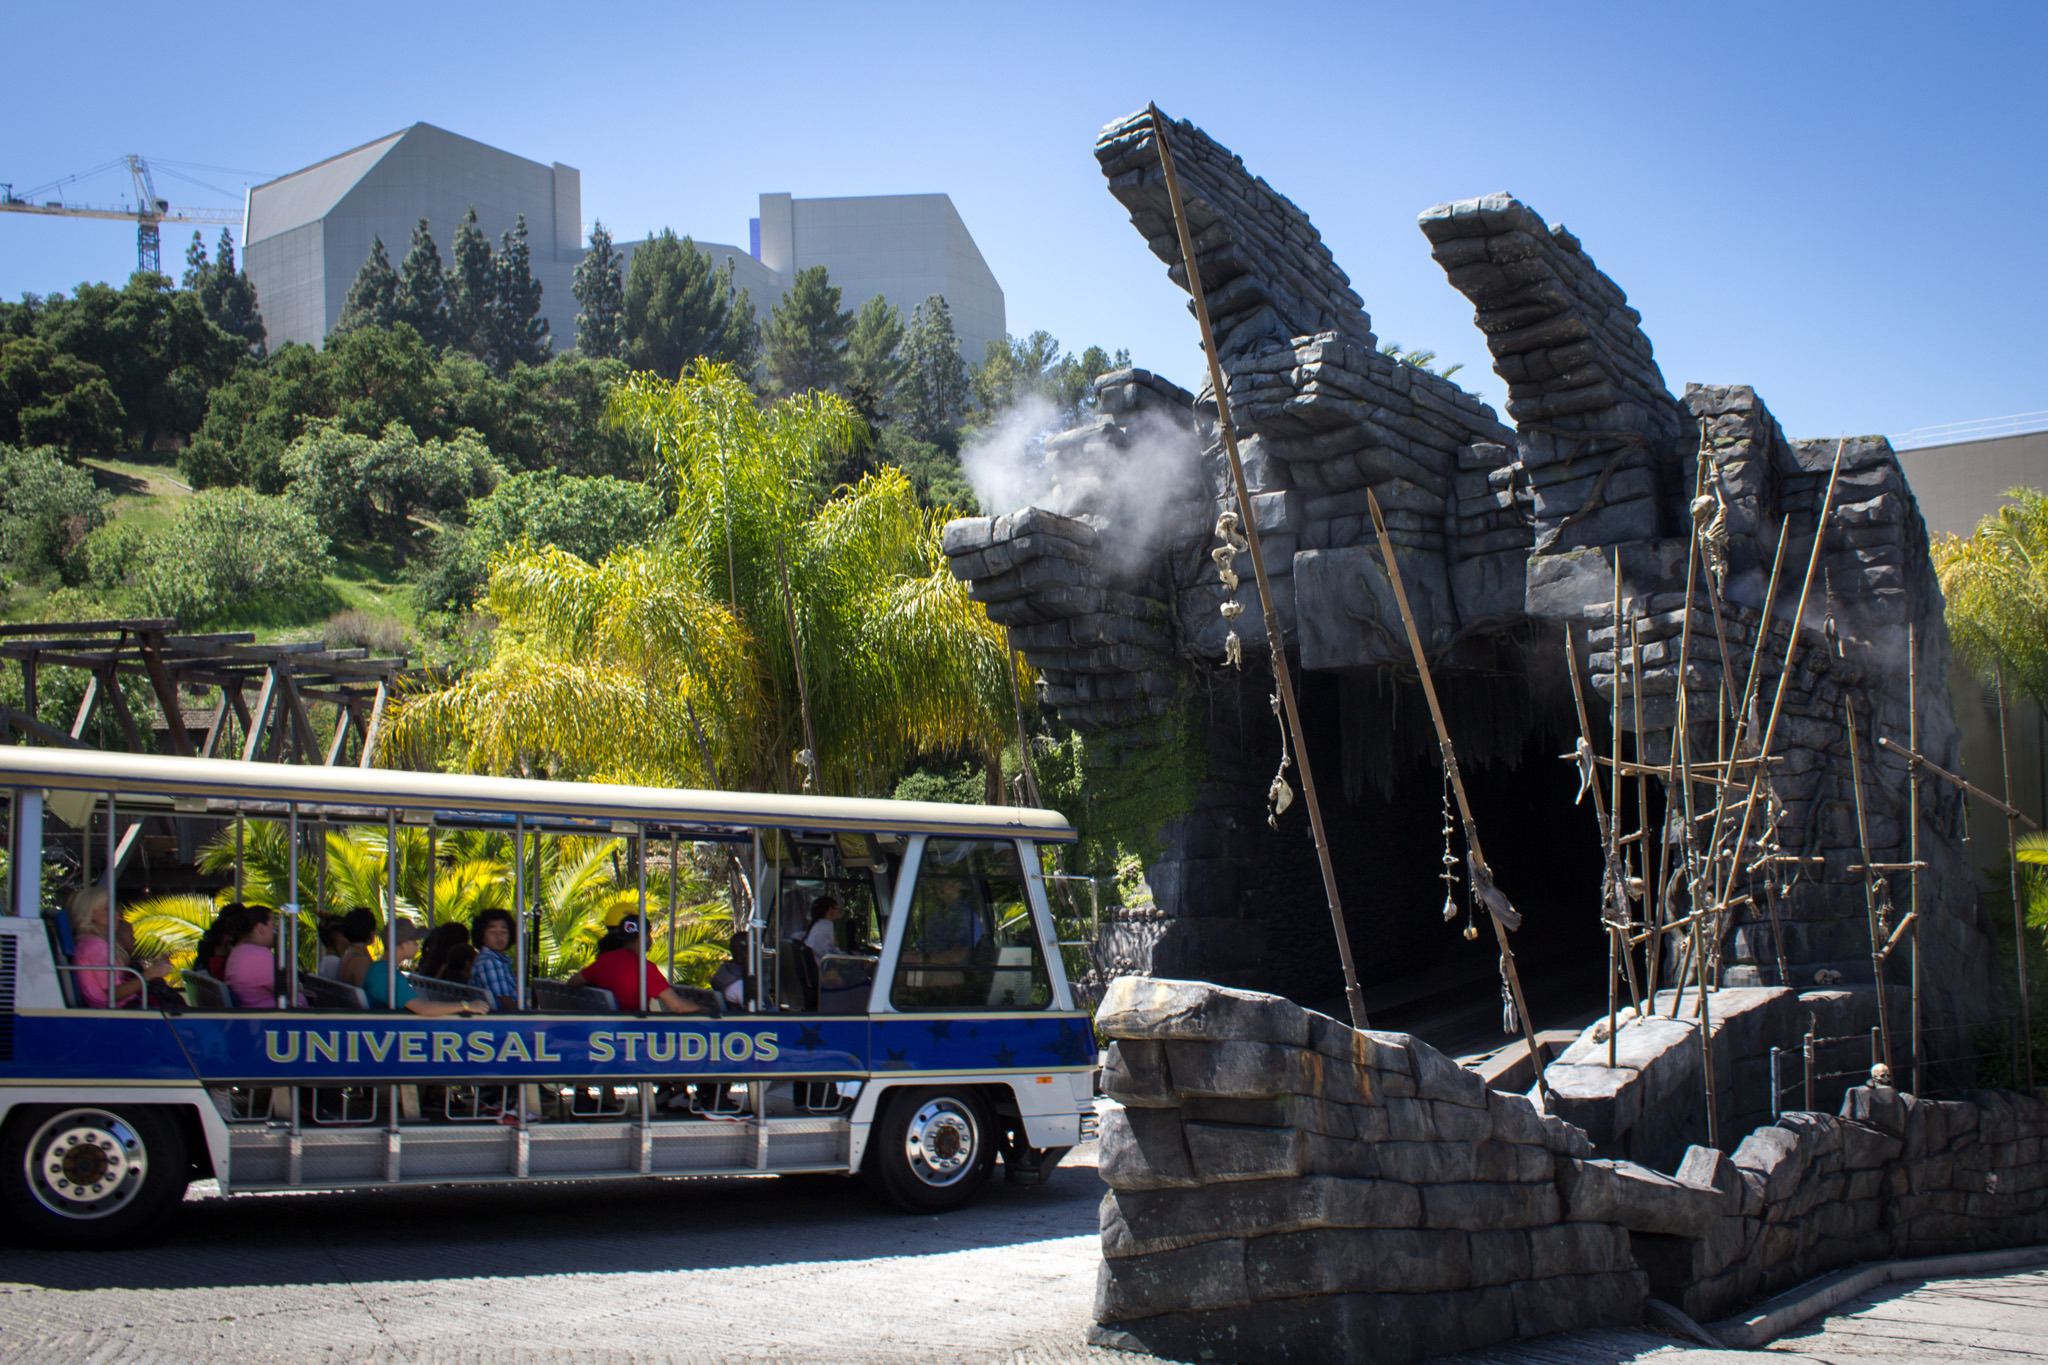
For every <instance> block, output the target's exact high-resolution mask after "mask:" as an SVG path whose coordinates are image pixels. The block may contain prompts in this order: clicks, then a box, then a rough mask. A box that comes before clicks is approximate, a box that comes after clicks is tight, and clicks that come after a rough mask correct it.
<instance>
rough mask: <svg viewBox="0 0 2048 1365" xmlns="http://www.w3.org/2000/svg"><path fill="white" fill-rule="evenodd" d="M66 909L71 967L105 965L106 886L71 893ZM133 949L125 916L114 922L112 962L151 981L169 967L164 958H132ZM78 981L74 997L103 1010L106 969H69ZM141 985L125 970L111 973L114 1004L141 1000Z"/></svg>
mask: <svg viewBox="0 0 2048 1365" xmlns="http://www.w3.org/2000/svg"><path fill="white" fill-rule="evenodd" d="M66 913H67V914H68V915H69V916H70V918H71V943H72V947H71V963H72V965H73V966H75V967H105V966H106V965H107V949H108V943H107V889H106V888H105V887H103V886H88V887H83V888H81V889H80V890H79V891H77V892H76V893H75V894H74V895H73V896H72V897H71V904H70V906H69V908H68V909H67V911H66ZM134 949H135V930H134V929H133V928H132V927H130V925H129V923H128V921H127V920H122V921H121V922H120V924H118V925H116V926H115V929H114V937H113V955H114V965H115V966H116V967H132V968H134V969H135V970H136V971H138V972H141V973H142V975H143V976H144V977H145V978H147V979H148V980H151V981H161V980H163V979H164V977H166V976H168V975H169V974H170V971H171V964H170V963H168V962H136V961H134V960H133V958H132V954H133V952H134ZM71 976H72V977H73V979H75V980H76V981H77V983H78V998H79V999H80V1000H82V1001H83V1002H84V1003H85V1005H86V1007H87V1008H88V1009H96V1010H103V1009H105V1008H106V1007H107V973H106V972H104V971H98V972H73V973H71ZM142 992H143V985H142V982H140V981H137V980H136V979H135V978H134V977H133V976H132V975H130V974H129V973H127V972H118V973H115V974H114V1004H115V1005H117V1006H120V1007H122V1008H124V1009H125V1008H126V1007H128V1006H130V1005H135V1004H139V1003H140V1002H141V1000H142Z"/></svg>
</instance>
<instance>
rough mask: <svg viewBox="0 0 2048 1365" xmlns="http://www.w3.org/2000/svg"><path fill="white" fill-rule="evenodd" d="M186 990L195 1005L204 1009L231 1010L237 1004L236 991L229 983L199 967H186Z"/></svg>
mask: <svg viewBox="0 0 2048 1365" xmlns="http://www.w3.org/2000/svg"><path fill="white" fill-rule="evenodd" d="M185 991H186V994H187V995H189V996H190V997H191V999H192V1004H193V1007H194V1008H196V1009H202V1010H231V1009H236V1008H239V1007H238V1006H237V1005H236V1004H235V996H234V992H232V991H230V990H229V989H228V983H227V982H225V981H221V980H218V979H216V978H214V977H211V976H208V975H207V974H206V973H205V972H202V971H199V970H198V969H197V968H193V967H187V968H186V969H185Z"/></svg>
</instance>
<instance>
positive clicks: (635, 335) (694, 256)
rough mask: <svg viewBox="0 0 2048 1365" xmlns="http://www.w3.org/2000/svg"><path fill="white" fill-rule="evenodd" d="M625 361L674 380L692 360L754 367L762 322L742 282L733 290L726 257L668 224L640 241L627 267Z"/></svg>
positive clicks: (747, 369)
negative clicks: (714, 255) (719, 261)
mask: <svg viewBox="0 0 2048 1365" xmlns="http://www.w3.org/2000/svg"><path fill="white" fill-rule="evenodd" d="M625 338H626V341H625V352H624V354H625V360H626V364H627V365H629V366H630V367H632V368H633V369H636V370H651V371H653V372H654V373H655V374H656V375H658V376H660V377H661V378H663V379H669V380H673V379H675V378H676V377H677V376H679V375H680V374H681V373H682V372H683V367H684V366H686V365H688V364H690V363H691V362H692V361H695V360H700V359H701V360H709V361H713V362H715V363H719V364H725V365H730V366H732V367H733V368H734V369H736V370H739V371H741V372H742V373H752V371H753V369H754V366H755V364H756V363H757V361H758V359H759V355H760V328H759V325H758V324H757V323H756V322H755V319H754V305H753V303H752V301H751V300H749V299H748V297H747V291H746V290H744V289H739V290H735V289H734V288H733V283H732V266H731V264H730V263H727V264H724V265H720V266H717V267H715V268H714V267H713V266H712V264H711V258H710V257H708V256H706V255H705V254H704V253H703V252H701V251H699V250H698V249H697V244H696V243H695V242H693V241H691V240H690V239H689V238H688V237H680V238H679V237H677V236H676V235H675V233H674V232H673V231H671V230H669V229H668V228H663V229H662V230H661V232H660V233H658V234H657V235H656V236H654V237H652V238H650V239H649V240H648V241H646V242H643V243H641V245H640V247H639V248H638V249H637V250H635V251H634V253H633V262H632V266H631V268H630V269H629V270H628V271H627V272H626V290H625Z"/></svg>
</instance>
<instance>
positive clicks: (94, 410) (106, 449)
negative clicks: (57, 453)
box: [0, 336, 126, 457]
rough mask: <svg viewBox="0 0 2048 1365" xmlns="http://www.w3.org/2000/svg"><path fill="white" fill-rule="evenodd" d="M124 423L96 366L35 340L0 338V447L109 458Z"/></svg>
mask: <svg viewBox="0 0 2048 1365" xmlns="http://www.w3.org/2000/svg"><path fill="white" fill-rule="evenodd" d="M125 417H126V414H124V413H123V412H122V411H121V400H120V399H118V398H116V397H115V396H114V389H113V386H112V385H111V384H109V383H107V377H106V375H104V374H102V373H101V372H100V368H99V366H97V365H90V364H87V363H86V362H85V361H83V360H80V359H78V358H77V357H76V356H71V355H66V354H65V353H64V352H62V351H60V350H58V349H57V348H56V347H54V346H52V345H50V343H49V342H47V341H44V340H43V339H42V338H41V337H34V336H25V337H8V336H0V442H5V443H8V444H13V445H26V446H44V445H48V446H58V447H61V448H62V449H64V450H66V451H68V452H70V454H72V455H73V456H74V457H75V456H81V455H111V454H113V453H114V452H115V451H117V450H119V449H120V448H121V438H122V435H123V427H124V426H125V425H126V421H125Z"/></svg>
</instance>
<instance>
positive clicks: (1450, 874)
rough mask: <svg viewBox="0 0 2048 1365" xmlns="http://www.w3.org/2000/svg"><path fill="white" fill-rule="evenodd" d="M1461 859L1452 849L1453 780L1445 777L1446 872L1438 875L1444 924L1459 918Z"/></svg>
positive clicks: (1447, 776) (1461, 879)
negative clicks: (1442, 890) (1442, 886)
mask: <svg viewBox="0 0 2048 1365" xmlns="http://www.w3.org/2000/svg"><path fill="white" fill-rule="evenodd" d="M1459 861H1460V859H1459V858H1458V855H1457V853H1456V852H1455V851H1453V850H1452V848H1451V779H1450V776H1449V775H1448V774H1446V775H1445V777H1444V870H1443V871H1442V872H1440V873H1438V874H1437V875H1438V876H1439V877H1441V878H1442V879H1443V884H1444V923H1445V924H1449V923H1450V922H1451V921H1452V920H1455V919H1456V918H1457V917H1458V883H1459V882H1461V881H1463V880H1464V879H1463V878H1462V877H1460V876H1459V875H1458V863H1459Z"/></svg>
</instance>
